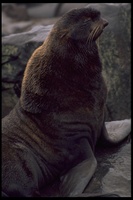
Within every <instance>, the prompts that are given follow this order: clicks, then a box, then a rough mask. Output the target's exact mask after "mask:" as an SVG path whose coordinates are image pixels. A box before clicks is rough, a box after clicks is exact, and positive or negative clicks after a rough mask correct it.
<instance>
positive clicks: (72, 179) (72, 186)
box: [60, 139, 97, 197]
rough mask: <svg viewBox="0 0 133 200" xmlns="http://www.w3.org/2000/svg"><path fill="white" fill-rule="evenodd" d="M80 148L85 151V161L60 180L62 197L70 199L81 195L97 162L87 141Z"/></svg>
mask: <svg viewBox="0 0 133 200" xmlns="http://www.w3.org/2000/svg"><path fill="white" fill-rule="evenodd" d="M82 146H83V149H85V152H84V158H85V159H84V160H83V161H81V162H80V163H79V164H78V165H76V166H75V167H73V168H72V169H70V170H69V171H68V172H67V173H66V174H65V175H64V176H62V177H61V179H60V180H61V183H60V192H61V196H63V197H72V196H75V195H78V194H81V193H82V192H83V191H84V189H85V187H86V186H87V184H88V183H89V181H90V179H91V178H92V176H93V174H94V172H95V170H96V167H97V161H96V159H95V157H94V154H93V152H92V150H91V147H90V145H89V143H88V141H87V139H84V141H82Z"/></svg>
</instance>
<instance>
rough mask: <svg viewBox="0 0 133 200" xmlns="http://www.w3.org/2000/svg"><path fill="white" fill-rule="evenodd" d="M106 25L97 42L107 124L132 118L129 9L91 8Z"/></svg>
mask: <svg viewBox="0 0 133 200" xmlns="http://www.w3.org/2000/svg"><path fill="white" fill-rule="evenodd" d="M91 6H93V7H94V8H96V9H98V10H100V11H101V13H102V16H103V17H104V18H105V19H107V20H108V22H109V25H108V27H107V28H106V29H105V31H104V32H103V34H102V35H101V37H100V39H99V48H100V53H101V58H102V63H103V75H104V77H105V79H106V83H107V86H108V99H107V109H108V112H107V120H120V119H125V118H130V116H131V59H130V58H131V46H130V43H131V5H130V4H129V3H122V4H120V3H115V4H109V3H104V4H99V3H98V4H91Z"/></svg>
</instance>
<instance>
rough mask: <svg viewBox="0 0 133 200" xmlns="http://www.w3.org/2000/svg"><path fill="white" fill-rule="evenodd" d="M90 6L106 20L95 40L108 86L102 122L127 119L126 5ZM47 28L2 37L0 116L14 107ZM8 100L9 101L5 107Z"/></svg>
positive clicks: (127, 4)
mask: <svg viewBox="0 0 133 200" xmlns="http://www.w3.org/2000/svg"><path fill="white" fill-rule="evenodd" d="M91 6H93V7H96V8H98V9H99V10H100V11H101V13H102V16H103V17H104V18H106V19H107V20H108V21H109V25H108V27H107V28H106V29H105V31H104V32H103V34H102V35H101V37H100V39H99V52H100V56H101V60H102V63H103V75H104V77H105V80H106V83H107V87H108V98H107V116H106V121H112V120H120V119H125V118H130V117H131V85H130V83H131V73H130V69H131V60H130V48H131V47H130V41H131V38H130V37H131V34H130V29H131V24H130V18H131V7H130V4H129V3H125V4H107V3H104V4H94V5H93V4H91ZM51 28H52V25H49V26H36V27H34V28H33V29H32V30H30V31H27V32H23V33H18V34H11V35H9V36H5V37H2V91H3V92H2V97H3V98H2V101H3V104H2V107H3V109H2V110H3V113H2V116H5V115H6V114H8V112H9V110H10V109H12V108H13V106H14V105H15V103H16V101H17V97H16V96H15V95H16V94H17V95H18V97H19V95H20V87H21V80H22V77H23V72H24V69H25V66H26V63H27V61H28V59H29V58H30V56H31V54H32V52H33V51H34V50H35V49H36V48H37V47H38V46H40V45H41V44H42V42H43V41H44V40H45V38H46V37H47V35H48V33H49V31H50V30H51ZM14 88H15V90H14ZM11 91H12V92H11ZM15 91H16V94H15ZM7 98H8V101H7ZM11 99H13V101H12V103H11V105H9V104H10V103H9V102H11ZM9 107H10V109H9ZM7 108H8V109H7ZM7 110H8V111H7Z"/></svg>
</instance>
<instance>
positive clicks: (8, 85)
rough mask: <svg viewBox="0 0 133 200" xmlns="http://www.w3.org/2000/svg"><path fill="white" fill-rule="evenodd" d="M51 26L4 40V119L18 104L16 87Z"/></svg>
mask: <svg viewBox="0 0 133 200" xmlns="http://www.w3.org/2000/svg"><path fill="white" fill-rule="evenodd" d="M51 28H52V25H51V26H36V27H34V28H33V29H32V30H31V31H28V32H24V33H18V34H12V35H10V36H5V37H3V38H2V91H3V92H2V97H3V98H2V117H4V116H5V115H7V114H8V113H9V111H10V110H11V109H12V108H13V107H14V106H15V104H16V103H17V100H18V98H17V96H16V94H15V92H14V90H13V88H14V85H15V88H16V84H20V83H21V80H22V77H23V72H24V69H25V66H26V63H27V61H28V59H29V57H30V56H31V54H32V53H33V51H34V50H35V49H36V48H37V47H38V46H40V45H41V44H42V42H43V41H44V39H45V38H46V36H47V35H48V33H49V31H50V30H51ZM18 94H19V93H18Z"/></svg>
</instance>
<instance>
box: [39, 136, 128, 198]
mask: <svg viewBox="0 0 133 200" xmlns="http://www.w3.org/2000/svg"><path fill="white" fill-rule="evenodd" d="M95 156H96V159H97V162H98V166H97V169H96V172H95V174H94V175H93V177H92V179H91V181H90V183H88V185H87V186H86V188H85V190H84V192H83V193H84V197H87V195H88V194H93V195H99V194H101V195H102V194H107V193H109V194H111V193H112V194H117V195H119V196H120V197H131V141H130V142H128V141H127V140H125V141H123V142H122V143H121V144H119V145H117V146H112V147H107V146H105V147H102V146H99V145H98V146H97V147H96V153H95ZM41 196H42V197H60V192H59V180H57V181H56V182H55V183H53V185H52V186H49V187H47V188H45V189H44V190H43V191H42V193H41Z"/></svg>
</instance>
